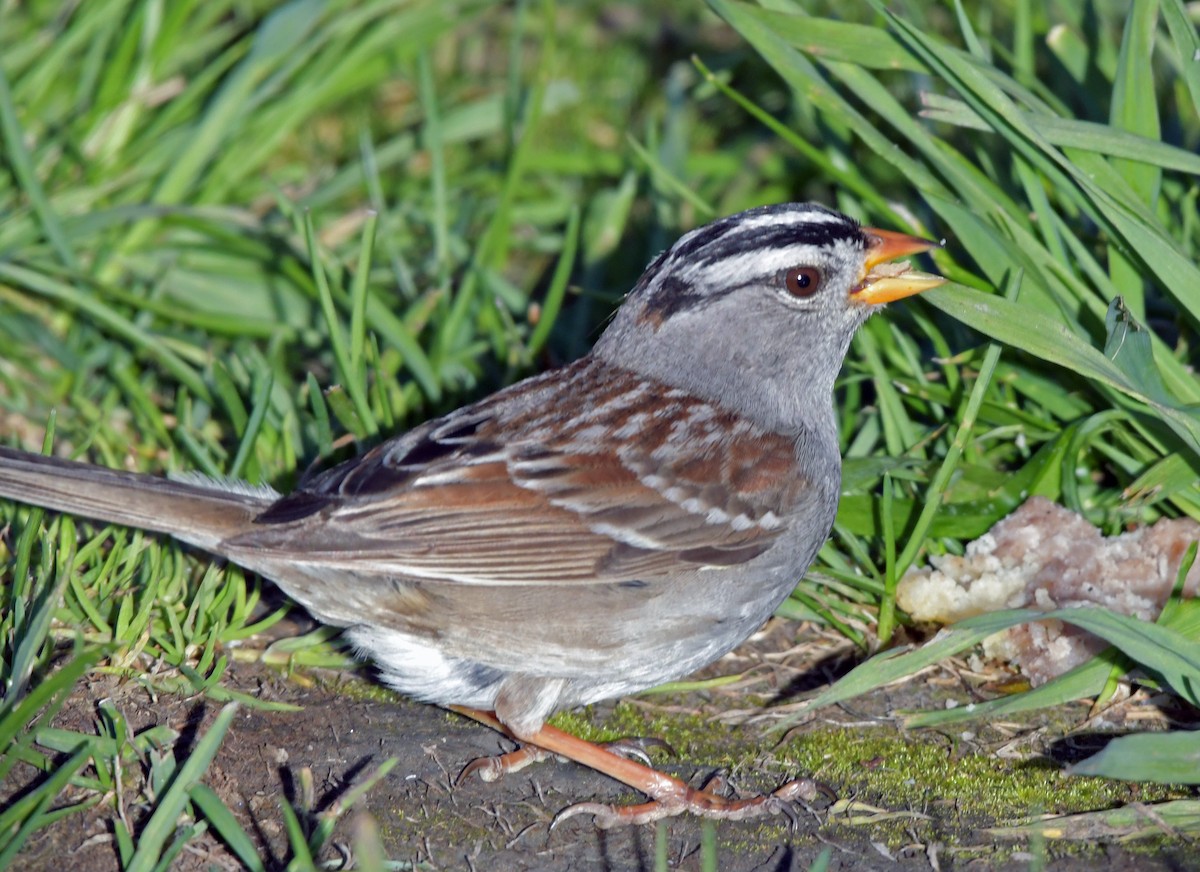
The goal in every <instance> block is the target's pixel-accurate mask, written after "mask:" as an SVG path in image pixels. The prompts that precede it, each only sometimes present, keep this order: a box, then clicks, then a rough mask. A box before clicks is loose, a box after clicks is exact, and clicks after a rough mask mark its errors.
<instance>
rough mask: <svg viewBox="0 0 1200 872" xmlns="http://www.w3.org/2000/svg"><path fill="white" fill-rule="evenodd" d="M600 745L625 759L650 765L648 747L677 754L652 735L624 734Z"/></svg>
mask: <svg viewBox="0 0 1200 872" xmlns="http://www.w3.org/2000/svg"><path fill="white" fill-rule="evenodd" d="M600 747H601V748H604V749H605V750H608V751H612V752H613V753H614V754H620V755H621V756H622V757H624V758H626V759H634V760H639V761H641V762H642V763H645V764H646V765H647V766H650V765H652V761H651V760H650V749H652V748H654V749H657V750H659V751H664V752H665V753H666V754H667V756H668V757H678V756H679V755H678V754H676V753H675V749H674V748H672V747H671V746H670V745H668V744H667V743H666V742H664V741H663V740H662V739H659V738H656V737H654V736H626V737H625V738H623V739H616V740H614V741H612V742H604V743H602V744H601V745H600Z"/></svg>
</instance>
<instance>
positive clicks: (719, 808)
mask: <svg viewBox="0 0 1200 872" xmlns="http://www.w3.org/2000/svg"><path fill="white" fill-rule="evenodd" d="M670 781H671V782H674V783H673V784H669V785H668V784H666V783H664V782H661V781H660V782H659V783H658V785H656V787H657V789H656V792H657V793H658V795H657V796H656V797H655V798H654V800H653V801H651V802H644V803H641V804H639V805H625V806H620V805H608V804H606V803H602V802H580V803H576V804H575V805H572V806H568V807H567V808H565V809H563V810H562V811H560V812H559V813H558V814H557V815H555V818H554V822H553V824H551V826H552V827H556V826H558V825H559V824H561V823H562V822H563V821H565V820H567V819H568V818H572V817H575V816H576V815H582V814H590V815H592V817H593V819H594V821H595V824H596V826H597V827H599V828H600V829H604V830H607V829H611V828H613V827H622V826H630V825H638V824H648V823H653V822H654V821H658V820H662V819H663V818H668V817H674V816H676V815H680V814H694V815H697V816H699V817H706V818H713V819H716V820H727V821H743V820H750V819H751V818H757V817H763V816H766V815H773V814H785V815H787V816H788V817H789V818H791V819H792V820H793V821H794V820H795V814H796V806H797V805H798V804H802V803H808V802H811V801H812V800H814V799H816V798H817V796H818V795H819V794H821V793H823V792H825V791H827V790H828V788H825V787H824V786H823V785H821V784H818V783H817V782H815V781H813V780H812V779H809V778H801V779H798V780H796V781H789V782H788V783H787V784H785V785H783V786H782V787H780V788H779V789H778V790H775V791H774V792H772V793H768V794H761V795H759V796H753V797H747V798H744V799H727V798H725V797H723V796H720V795H718V794H716V793H712V792H711V782H710V785H706V787H705V789H704V790H696V789H695V788H692V787H688V786H687V785H686V784H684V783H683V782H681V781H676V780H675V779H670Z"/></svg>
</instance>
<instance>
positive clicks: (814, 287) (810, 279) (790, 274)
mask: <svg viewBox="0 0 1200 872" xmlns="http://www.w3.org/2000/svg"><path fill="white" fill-rule="evenodd" d="M784 284H785V285H786V286H787V292H788V293H789V294H791V295H792V296H793V297H798V298H800V299H804V298H805V297H811V296H812V295H813V294H815V293H816V292H817V291H819V290H820V289H821V271H820V270H819V269H817V268H816V267H813V266H798V267H795V268H793V269H790V270H788V271H787V276H786V278H785V279H784Z"/></svg>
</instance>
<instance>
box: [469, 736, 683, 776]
mask: <svg viewBox="0 0 1200 872" xmlns="http://www.w3.org/2000/svg"><path fill="white" fill-rule="evenodd" d="M597 744H598V747H600V748H604V749H605V750H606V751H611V752H612V753H614V754H617V755H619V756H621V757H624V758H625V759H626V760H640V761H641V762H642V763H645V764H646V765H647V766H649V765H650V764H651V761H650V751H651V750H661V751H665V752H666V753H667V755H668V756H671V757H674V756H675V749H674V748H672V747H671V746H670V745H668V744H667V743H666V742H664V741H663V740H662V739H657V738H654V737H653V736H626V737H625V738H623V739H616V740H614V741H612V742H600V743H597ZM552 758H553V759H555V760H566V759H567V758H566V757H564V756H563V755H561V754H555V753H553V752H551V751H546V750H544V749H543V748H539V747H538V746H537V745H531V744H523V745H521V747H519V748H517V749H516V750H515V751H509V752H508V753H506V754H497V755H495V756H493V757H477V758H475V759H474V760H472V761H471V762H470V763H468V764H467V765H466V766H465V767H463V771H462V772H460V773H459V774H458V778H457V779H455V782H454V783H455V784H463V783H464V782H466V780H467V779H468V778H470V777H471V776H472V775H478V776H479V780H480V781H485V782H488V783H490V782H493V781H498V780H500V779H501V778H503V777H504V776H505V775H509V774H511V773H513V772H519V771H521V770H522V769H524V768H525V767H526V766H532V765H533V764H534V763H540V762H542V761H543V760H550V759H552Z"/></svg>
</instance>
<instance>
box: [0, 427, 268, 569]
mask: <svg viewBox="0 0 1200 872" xmlns="http://www.w3.org/2000/svg"><path fill="white" fill-rule="evenodd" d="M0 499H10V500H16V501H18V502H22V503H29V504H30V505H34V506H42V507H44V508H47V509H53V510H54V511H56V512H66V513H67V514H72V515H82V516H83V517H87V518H95V519H97V520H100V521H107V522H109V523H113V524H123V525H125V526H129V527H138V528H140V529H143V530H153V531H155V532H158V533H168V534H170V535H172V536H174V537H175V538H177V539H179V540H181V541H183V542H187V543H189V544H191V545H196V546H198V547H200V548H205V549H208V550H213V549H214V547H215V546H216V545H217V543H219V542H221V541H222V540H224V539H226V538H228V537H229V536H232V535H235V534H237V533H242V532H245V531H246V529H247V527H249V525H250V523H251V521H253V519H254V518H255V517H256V516H257V515H258V514H259V513H260V512H262V511H264V510H265V509H266V508H267V507H268V506H269V505H271V503H272V502H274V500H275V498H274V497H273V496H271V494H270V493H269V491H267V490H266V489H264V490H263V491H262V492H261V493H260V492H255V490H254V489H252V488H250V487H246V488H245V489H238V488H237V487H236V486H234V485H229V486H223V485H222V484H221V483H220V482H213V483H212V484H211V485H207V484H200V483H197V484H193V483H191V482H184V481H172V480H170V479H166V478H158V477H156V476H152V475H141V474H139V473H134V472H120V471H118V470H114V469H106V468H105V467H102V466H93V465H92V464H89V463H78V462H76V461H72V460H61V459H59V458H57V457H45V456H43V455H41V454H31V453H29V452H27V451H17V450H15V449H12V448H5V447H3V446H0Z"/></svg>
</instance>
